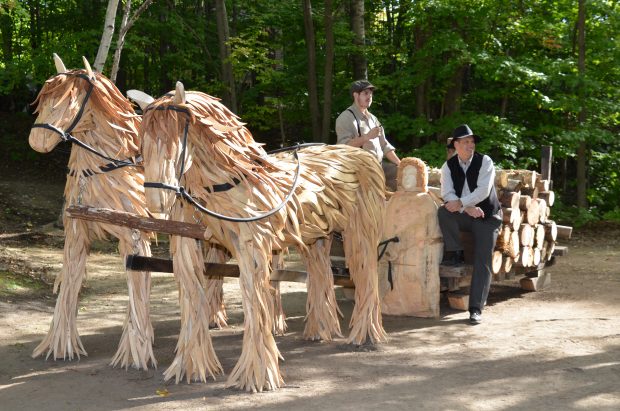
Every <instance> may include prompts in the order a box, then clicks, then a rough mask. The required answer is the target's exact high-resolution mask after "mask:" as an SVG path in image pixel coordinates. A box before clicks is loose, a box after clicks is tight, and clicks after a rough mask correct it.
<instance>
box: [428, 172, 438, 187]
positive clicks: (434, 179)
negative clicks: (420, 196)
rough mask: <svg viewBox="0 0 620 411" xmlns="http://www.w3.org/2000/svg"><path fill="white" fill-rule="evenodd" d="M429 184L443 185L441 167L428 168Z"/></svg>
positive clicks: (434, 185) (433, 185)
mask: <svg viewBox="0 0 620 411" xmlns="http://www.w3.org/2000/svg"><path fill="white" fill-rule="evenodd" d="M428 186H429V187H430V186H432V187H441V169H440V168H429V170H428Z"/></svg>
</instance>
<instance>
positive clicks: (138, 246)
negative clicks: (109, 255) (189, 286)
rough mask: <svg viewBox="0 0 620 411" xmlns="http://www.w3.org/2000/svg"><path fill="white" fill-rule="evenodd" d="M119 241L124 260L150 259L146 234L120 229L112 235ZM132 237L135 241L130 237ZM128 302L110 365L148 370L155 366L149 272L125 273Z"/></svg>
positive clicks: (149, 248)
mask: <svg viewBox="0 0 620 411" xmlns="http://www.w3.org/2000/svg"><path fill="white" fill-rule="evenodd" d="M114 235H116V236H117V237H118V239H119V245H118V248H119V252H120V254H121V256H122V258H123V261H125V259H126V258H127V256H128V255H129V254H138V255H141V256H147V257H150V255H151V244H150V242H149V240H148V238H146V235H145V234H144V233H142V232H139V231H137V230H132V231H130V230H119V231H118V232H117V233H114ZM133 236H135V238H134V237H133ZM127 289H128V292H129V303H128V306H127V315H126V316H125V323H124V324H123V333H122V335H121V340H120V342H119V345H118V350H117V351H116V354H115V355H114V358H112V362H111V364H110V365H112V366H113V367H115V366H117V365H119V364H120V366H121V367H123V368H128V367H129V364H130V362H131V363H132V366H133V367H134V368H137V369H148V364H149V361H150V362H151V363H152V364H153V366H154V367H157V361H156V360H155V355H154V354H153V338H154V337H153V326H152V324H151V319H150V309H149V302H150V294H151V273H150V272H149V271H127Z"/></svg>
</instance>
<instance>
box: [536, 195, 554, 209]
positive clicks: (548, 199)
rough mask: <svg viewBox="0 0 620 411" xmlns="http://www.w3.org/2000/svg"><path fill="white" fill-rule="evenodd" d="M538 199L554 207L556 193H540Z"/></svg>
mask: <svg viewBox="0 0 620 411" xmlns="http://www.w3.org/2000/svg"><path fill="white" fill-rule="evenodd" d="M538 198H542V199H543V200H545V201H546V202H547V205H548V206H549V207H553V203H555V192H554V191H540V192H538Z"/></svg>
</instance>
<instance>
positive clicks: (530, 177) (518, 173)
mask: <svg viewBox="0 0 620 411" xmlns="http://www.w3.org/2000/svg"><path fill="white" fill-rule="evenodd" d="M508 177H509V178H510V179H515V180H520V181H521V182H522V183H523V186H524V187H535V186H536V180H537V178H538V173H537V172H536V171H533V170H510V171H509V174H508Z"/></svg>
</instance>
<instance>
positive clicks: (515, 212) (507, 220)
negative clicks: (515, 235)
mask: <svg viewBox="0 0 620 411" xmlns="http://www.w3.org/2000/svg"><path fill="white" fill-rule="evenodd" d="M502 219H503V220H502V222H503V223H504V224H508V225H510V227H512V229H513V230H518V229H519V225H520V224H521V213H520V211H519V209H518V208H506V207H502Z"/></svg>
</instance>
